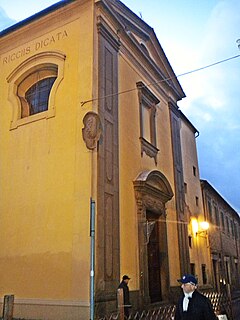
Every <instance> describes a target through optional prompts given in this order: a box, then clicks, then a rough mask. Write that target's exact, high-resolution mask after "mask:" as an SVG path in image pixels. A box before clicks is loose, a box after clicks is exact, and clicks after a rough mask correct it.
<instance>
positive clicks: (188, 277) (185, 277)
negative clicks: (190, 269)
mask: <svg viewBox="0 0 240 320" xmlns="http://www.w3.org/2000/svg"><path fill="white" fill-rule="evenodd" d="M178 282H181V283H191V284H193V285H194V286H196V284H197V283H198V281H197V279H196V278H195V277H194V276H193V275H192V274H184V275H183V276H182V278H181V279H178Z"/></svg>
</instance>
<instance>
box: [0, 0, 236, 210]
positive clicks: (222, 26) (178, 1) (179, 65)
mask: <svg viewBox="0 0 240 320" xmlns="http://www.w3.org/2000/svg"><path fill="white" fill-rule="evenodd" d="M56 2H58V1H51V0H41V1H35V0H24V5H23V4H22V2H21V1H19V0H0V29H1V30H2V29H4V28H6V27H7V26H9V25H11V24H13V23H14V22H17V21H20V20H23V19H25V18H27V17H29V16H30V15H32V14H34V13H36V12H38V11H40V10H42V9H45V8H46V7H48V6H50V5H51V4H53V3H56ZM122 2H123V3H124V4H125V5H126V6H128V7H129V8H130V9H131V10H132V11H134V12H135V13H136V14H137V15H138V16H139V17H142V19H143V20H144V21H145V22H147V23H148V24H149V25H150V26H151V27H152V28H153V29H154V31H155V33H156V35H157V37H158V39H159V42H160V44H161V45H162V47H163V49H164V51H165V53H166V55H167V57H168V60H169V62H170V64H171V65H172V67H173V70H174V71H175V73H176V75H179V74H182V73H185V72H187V71H191V70H195V69H198V68H200V67H204V66H207V65H210V64H213V63H215V62H218V61H221V60H225V59H228V58H231V57H234V56H237V55H239V54H240V51H239V49H238V47H237V44H236V40H237V39H239V38H240V1H239V0H201V1H198V0H148V1H147V0H137V1H136V0H123V1H122ZM179 82H180V84H181V85H182V87H183V90H184V92H185V94H186V96H187V97H186V98H185V99H183V100H182V101H181V102H180V103H179V106H180V108H181V110H182V111H183V113H185V115H186V116H187V117H188V118H189V119H190V121H191V122H192V123H193V125H194V126H195V127H196V128H197V129H198V130H199V132H200V136H199V137H198V138H197V147H198V158H199V166H200V175H201V178H202V179H206V180H208V181H209V183H210V184H212V186H213V187H214V188H215V189H216V190H217V191H218V192H219V193H220V194H221V195H222V197H223V198H225V199H226V201H227V202H228V203H229V204H230V205H231V206H232V207H233V208H234V209H235V210H236V211H238V212H240V192H239V189H240V170H239V165H240V115H239V112H240V58H239V57H238V58H235V59H231V60H229V61H227V62H224V63H220V64H217V65H215V66H213V67H211V68H207V69H204V70H202V71H198V72H195V73H191V74H189V75H187V76H182V77H179Z"/></svg>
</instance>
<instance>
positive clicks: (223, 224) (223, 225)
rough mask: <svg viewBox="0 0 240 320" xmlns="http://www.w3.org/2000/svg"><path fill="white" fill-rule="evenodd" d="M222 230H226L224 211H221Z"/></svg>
mask: <svg viewBox="0 0 240 320" xmlns="http://www.w3.org/2000/svg"><path fill="white" fill-rule="evenodd" d="M221 221H222V230H223V231H225V220H224V213H223V212H222V211H221Z"/></svg>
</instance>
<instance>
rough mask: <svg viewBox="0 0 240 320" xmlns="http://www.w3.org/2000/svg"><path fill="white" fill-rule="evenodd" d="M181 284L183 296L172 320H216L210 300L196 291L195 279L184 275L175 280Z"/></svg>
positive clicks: (189, 275) (190, 275)
mask: <svg viewBox="0 0 240 320" xmlns="http://www.w3.org/2000/svg"><path fill="white" fill-rule="evenodd" d="M177 281H178V282H180V283H181V288H182V290H183V294H182V296H181V297H180V299H179V301H178V304H177V307H176V312H175V317H174V320H217V317H216V315H215V313H214V311H213V308H212V305H211V302H210V300H209V299H208V298H207V297H205V296H204V295H203V294H201V293H200V292H199V291H197V290H196V289H197V279H196V278H195V277H194V276H193V275H192V274H185V275H184V276H182V278H181V279H178V280H177Z"/></svg>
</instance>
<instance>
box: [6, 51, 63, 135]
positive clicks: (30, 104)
mask: <svg viewBox="0 0 240 320" xmlns="http://www.w3.org/2000/svg"><path fill="white" fill-rule="evenodd" d="M65 58H66V57H65V55H64V54H62V53H60V52H54V51H51V52H41V53H38V54H36V55H34V56H32V57H30V58H29V59H27V60H26V61H24V62H23V63H22V64H21V65H19V66H18V67H17V68H16V69H15V70H14V71H13V72H12V73H11V74H10V75H9V76H8V78H7V81H8V82H9V100H10V102H11V104H12V107H13V113H12V114H13V117H12V120H11V125H10V129H16V128H18V127H19V126H21V125H25V124H27V123H29V122H33V121H37V120H40V119H44V118H45V119H48V118H51V117H53V116H55V95H56V91H57V88H58V86H59V84H60V82H61V81H62V79H63V67H64V61H65Z"/></svg>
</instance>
